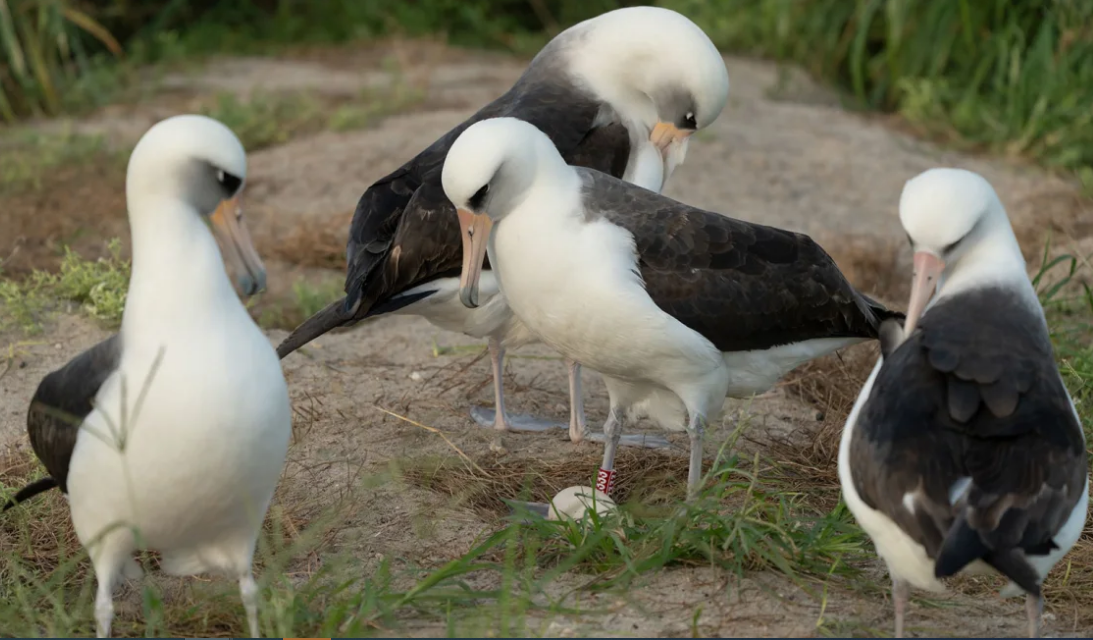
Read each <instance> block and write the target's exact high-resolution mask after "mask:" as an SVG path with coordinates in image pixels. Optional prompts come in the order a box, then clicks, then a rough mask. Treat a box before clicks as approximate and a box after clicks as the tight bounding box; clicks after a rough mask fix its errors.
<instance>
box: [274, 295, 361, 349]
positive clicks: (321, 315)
mask: <svg viewBox="0 0 1093 640" xmlns="http://www.w3.org/2000/svg"><path fill="white" fill-rule="evenodd" d="M352 319H353V317H352V315H351V314H347V313H346V311H345V299H344V298H343V299H340V300H335V301H334V302H331V303H330V304H328V305H327V306H326V307H324V308H323V309H322V310H321V311H319V312H318V313H316V314H315V315H313V316H311V317H310V318H308V319H307V320H304V322H303V324H301V325H300V326H298V327H296V329H295V330H293V332H292V333H290V334H289V336H288V337H287V338H285V339H284V341H283V342H281V344H279V345H277V357H278V358H281V359H282V360H284V358H285V356H287V355H288V354H290V353H292V352H293V351H295V350H297V349H299V348H300V347H302V346H304V345H305V344H307V343H309V342H311V341H312V340H314V339H315V338H318V337H319V336H321V335H323V334H324V333H326V332H328V331H330V330H331V329H337V328H338V327H340V326H342V325H344V324H346V323H347V322H349V321H350V320H352Z"/></svg>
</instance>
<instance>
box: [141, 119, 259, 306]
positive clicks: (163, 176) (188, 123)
mask: <svg viewBox="0 0 1093 640" xmlns="http://www.w3.org/2000/svg"><path fill="white" fill-rule="evenodd" d="M246 178H247V155H246V152H245V151H244V150H243V145H242V144H241V143H240V142H239V139H238V138H237V137H236V136H235V134H234V133H232V132H231V130H230V129H228V128H227V127H226V126H224V125H223V124H221V123H220V122H217V121H216V120H213V119H212V118H207V117H205V116H198V115H182V116H174V117H172V118H167V119H166V120H162V121H160V122H158V123H156V124H155V125H154V126H152V128H151V129H149V130H148V132H147V133H145V134H144V136H143V137H142V138H141V139H140V142H138V143H137V146H136V148H135V149H133V154H132V155H131V156H130V158H129V169H128V173H127V175H126V179H125V187H126V198H127V199H128V202H129V216H130V218H134V217H137V216H142V217H143V216H155V215H156V212H157V203H162V202H164V201H165V200H174V201H176V202H181V203H183V204H184V205H185V206H186V208H188V209H190V210H192V211H193V213H194V215H196V216H200V218H201V219H202V220H204V221H205V222H207V223H208V224H209V226H210V227H211V228H212V231H213V235H214V236H215V237H216V240H217V244H219V245H220V251H221V253H222V254H223V255H224V258H225V260H226V261H227V262H228V264H229V265H230V266H231V268H232V270H233V271H234V272H235V274H236V285H237V286H238V288H239V290H240V291H241V292H242V293H243V295H247V296H249V295H253V294H255V293H257V292H258V291H260V290H261V289H263V288H265V283H266V269H265V266H264V265H263V264H262V260H261V258H259V257H258V252H257V251H255V249H254V245H253V244H252V243H251V239H250V232H249V231H248V230H247V226H246V224H244V222H243V212H242V209H241V208H240V193H241V192H242V190H243V185H244V182H245V181H246Z"/></svg>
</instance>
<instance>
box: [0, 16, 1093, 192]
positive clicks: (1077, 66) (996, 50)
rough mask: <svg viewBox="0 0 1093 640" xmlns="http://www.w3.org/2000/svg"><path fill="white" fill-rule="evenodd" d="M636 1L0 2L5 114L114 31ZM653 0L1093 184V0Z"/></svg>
mask: <svg viewBox="0 0 1093 640" xmlns="http://www.w3.org/2000/svg"><path fill="white" fill-rule="evenodd" d="M77 2H79V4H76V3H77ZM634 4H649V2H643V1H641V0H416V1H414V2H407V1H406V0H367V1H365V0H233V1H232V2H221V1H218V0H139V1H138V0H82V1H81V0H0V49H2V52H3V53H2V55H0V88H2V90H0V116H2V117H3V118H4V119H5V120H8V121H11V120H13V119H16V118H20V117H24V116H28V115H37V114H52V113H57V112H58V110H60V109H62V108H63V107H64V104H65V101H64V96H65V94H66V93H69V92H72V91H75V90H76V89H77V88H78V87H77V85H78V83H77V80H78V79H79V78H80V76H81V74H86V73H89V72H90V70H91V69H93V68H94V65H92V64H91V61H92V59H95V58H96V56H102V55H104V54H108V53H111V52H112V53H115V54H116V53H117V52H118V51H119V49H120V48H121V45H119V42H120V43H122V44H123V45H124V49H125V51H126V57H127V58H128V59H129V60H132V61H135V62H139V63H148V62H157V61H161V60H165V59H166V60H170V59H177V58H188V57H193V56H200V55H205V54H210V53H230V52H259V51H268V50H270V49H271V48H276V47H279V46H286V45H298V44H307V43H338V42H347V41H358V40H367V39H370V38H375V37H378V36H382V35H386V34H390V33H403V34H407V35H425V34H438V33H439V34H443V35H445V36H446V37H447V38H448V39H449V40H450V41H452V42H454V43H456V44H460V45H469V46H486V47H502V48H509V49H513V50H517V51H521V52H525V53H526V52H529V51H534V49H535V48H536V47H537V46H538V45H540V44H541V43H542V42H543V41H544V40H545V38H547V37H549V36H550V35H552V34H554V33H556V32H557V31H559V30H561V29H563V28H565V27H566V26H568V25H570V24H573V23H574V22H577V21H579V20H582V19H585V18H588V17H590V16H594V15H597V14H599V13H602V12H604V11H607V10H610V9H613V8H616V7H619V6H624V5H634ZM658 4H662V5H664V6H668V7H670V8H673V9H676V10H678V11H681V12H683V13H685V14H686V15H688V16H691V17H692V18H693V19H695V20H696V21H697V22H698V23H699V24H700V25H702V27H703V28H704V29H706V31H707V32H708V33H709V34H710V36H711V37H712V38H713V40H714V41H715V42H716V43H717V44H718V46H720V47H722V48H723V49H726V50H730V51H739V52H746V53H752V54H757V55H762V56H766V57H772V58H776V59H780V60H790V61H795V62H799V63H801V64H802V65H804V66H805V67H806V68H808V69H809V70H810V71H811V72H812V73H814V74H815V75H816V76H818V77H820V78H822V79H825V80H827V81H830V82H833V83H835V84H837V85H839V86H841V87H842V88H844V89H846V90H847V91H848V92H849V93H850V94H851V95H852V96H854V97H855V98H856V100H857V102H858V103H859V104H860V105H861V106H862V107H865V108H871V109H881V110H885V111H896V112H899V113H901V114H903V115H904V116H905V117H906V118H907V119H908V121H910V122H911V123H913V124H915V125H917V126H919V127H921V128H922V129H924V130H925V131H927V132H929V133H931V134H934V135H940V136H942V137H945V138H947V139H948V140H949V141H951V142H953V143H956V144H962V145H969V146H974V147H978V148H986V149H990V150H992V151H995V152H1001V153H1004V154H1006V155H1010V156H1021V157H1027V158H1030V159H1033V160H1035V161H1038V162H1040V163H1041V164H1044V165H1046V166H1049V167H1054V168H1061V169H1066V170H1071V171H1074V172H1076V173H1077V175H1078V176H1079V177H1080V178H1081V179H1082V181H1083V182H1084V183H1085V184H1086V185H1087V187H1090V188H1093V2H1091V1H1090V0H1022V1H1020V2H1016V1H1013V0H658ZM111 34H113V35H111ZM115 38H116V39H115ZM84 102H86V101H84Z"/></svg>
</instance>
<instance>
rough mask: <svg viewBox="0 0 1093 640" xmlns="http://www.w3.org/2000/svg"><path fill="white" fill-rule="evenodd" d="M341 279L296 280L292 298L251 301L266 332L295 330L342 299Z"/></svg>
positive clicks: (250, 305) (250, 303)
mask: <svg viewBox="0 0 1093 640" xmlns="http://www.w3.org/2000/svg"><path fill="white" fill-rule="evenodd" d="M342 295H344V292H343V291H342V280H341V278H337V277H329V278H324V279H322V280H320V281H319V282H317V283H311V282H308V281H307V280H303V279H301V280H297V281H296V282H295V283H293V285H292V297H291V298H289V299H275V300H261V301H259V300H257V299H256V298H252V301H253V302H252V301H248V307H251V308H252V309H253V310H254V311H252V314H253V315H256V316H257V319H258V325H259V326H260V327H263V328H265V329H295V328H296V327H297V326H298V325H299V324H300V323H301V322H303V321H304V320H306V319H308V318H310V317H311V316H313V315H315V314H316V313H318V312H319V311H320V310H322V309H323V307H325V306H326V305H328V304H330V303H331V302H334V301H335V300H337V299H338V298H340V297H342Z"/></svg>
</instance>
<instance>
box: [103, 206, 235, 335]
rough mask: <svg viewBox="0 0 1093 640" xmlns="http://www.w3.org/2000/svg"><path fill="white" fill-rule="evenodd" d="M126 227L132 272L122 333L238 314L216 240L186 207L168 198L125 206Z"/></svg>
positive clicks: (200, 220)
mask: <svg viewBox="0 0 1093 640" xmlns="http://www.w3.org/2000/svg"><path fill="white" fill-rule="evenodd" d="M129 223H130V228H131V229H132V235H133V268H132V277H131V279H130V282H129V292H128V295H127V298H126V305H125V313H124V316H123V319H122V331H123V333H124V332H131V331H134V330H138V331H144V330H146V329H153V328H159V327H169V326H178V325H180V324H186V323H191V322H194V321H198V322H200V321H204V320H207V319H208V318H209V316H211V315H214V314H223V313H224V310H225V309H233V308H234V307H239V308H240V309H242V304H241V303H240V301H239V298H238V296H237V295H236V293H235V290H234V289H233V288H232V286H231V281H230V280H229V279H228V276H227V273H226V272H225V270H224V263H223V260H222V258H221V256H220V249H219V248H218V247H217V244H216V240H215V239H214V238H213V235H212V232H211V230H210V229H209V227H208V225H207V224H206V223H205V222H204V220H202V218H201V216H200V214H198V212H197V211H195V210H194V209H193V208H192V207H191V206H189V205H187V204H185V203H183V202H180V201H178V200H173V199H161V200H143V201H138V202H136V203H131V205H130V215H129ZM138 328H139V329H138Z"/></svg>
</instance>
